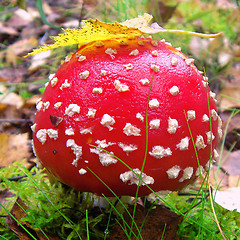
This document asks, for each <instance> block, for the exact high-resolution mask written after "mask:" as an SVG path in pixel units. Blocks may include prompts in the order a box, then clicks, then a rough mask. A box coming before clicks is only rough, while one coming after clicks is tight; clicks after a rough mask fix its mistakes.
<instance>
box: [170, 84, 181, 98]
mask: <svg viewBox="0 0 240 240" xmlns="http://www.w3.org/2000/svg"><path fill="white" fill-rule="evenodd" d="M169 92H170V93H171V94H172V95H173V96H176V95H177V94H178V93H179V88H178V87H177V86H173V87H171V88H170V90H169Z"/></svg>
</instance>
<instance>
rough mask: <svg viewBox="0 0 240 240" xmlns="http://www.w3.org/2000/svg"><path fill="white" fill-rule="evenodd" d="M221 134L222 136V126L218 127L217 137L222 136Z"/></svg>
mask: <svg viewBox="0 0 240 240" xmlns="http://www.w3.org/2000/svg"><path fill="white" fill-rule="evenodd" d="M222 136H223V131H222V128H220V127H219V128H218V137H219V138H222Z"/></svg>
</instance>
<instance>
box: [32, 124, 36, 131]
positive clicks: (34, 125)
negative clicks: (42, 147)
mask: <svg viewBox="0 0 240 240" xmlns="http://www.w3.org/2000/svg"><path fill="white" fill-rule="evenodd" d="M36 126H37V124H36V123H34V124H33V125H32V126H31V130H32V131H33V132H35V129H36Z"/></svg>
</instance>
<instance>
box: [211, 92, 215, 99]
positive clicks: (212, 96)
mask: <svg viewBox="0 0 240 240" xmlns="http://www.w3.org/2000/svg"><path fill="white" fill-rule="evenodd" d="M210 97H211V98H212V99H213V100H216V93H214V92H212V91H210Z"/></svg>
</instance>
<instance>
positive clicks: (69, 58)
mask: <svg viewBox="0 0 240 240" xmlns="http://www.w3.org/2000/svg"><path fill="white" fill-rule="evenodd" d="M71 58H72V55H67V56H66V57H65V60H64V61H65V62H69V61H70V60H71Z"/></svg>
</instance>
